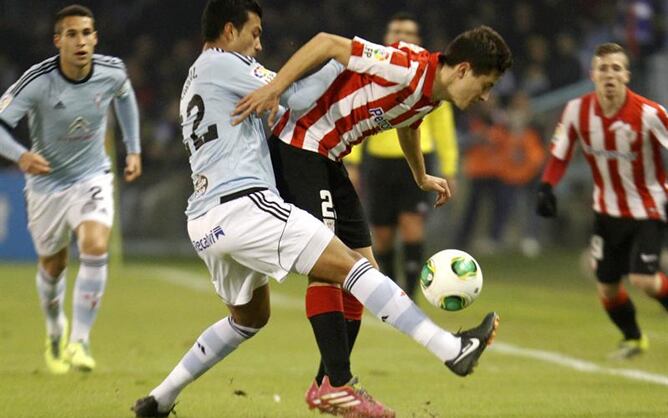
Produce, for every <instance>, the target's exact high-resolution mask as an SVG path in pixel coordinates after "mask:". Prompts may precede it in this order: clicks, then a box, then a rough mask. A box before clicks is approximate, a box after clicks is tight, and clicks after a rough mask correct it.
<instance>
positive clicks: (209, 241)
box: [192, 226, 225, 253]
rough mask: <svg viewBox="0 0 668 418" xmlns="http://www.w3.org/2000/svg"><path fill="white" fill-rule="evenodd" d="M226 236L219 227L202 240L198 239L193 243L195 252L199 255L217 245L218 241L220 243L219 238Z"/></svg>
mask: <svg viewBox="0 0 668 418" xmlns="http://www.w3.org/2000/svg"><path fill="white" fill-rule="evenodd" d="M224 235H225V233H224V232H223V228H221V227H220V226H217V227H215V228H213V229H212V230H210V231H209V232H207V233H206V234H205V235H204V236H203V237H202V238H200V239H198V240H197V241H192V243H193V247H195V250H197V252H198V253H199V252H202V251H204V250H206V249H207V248H209V247H210V246H212V245H213V244H215V243H216V241H218V238H220V237H222V236H224Z"/></svg>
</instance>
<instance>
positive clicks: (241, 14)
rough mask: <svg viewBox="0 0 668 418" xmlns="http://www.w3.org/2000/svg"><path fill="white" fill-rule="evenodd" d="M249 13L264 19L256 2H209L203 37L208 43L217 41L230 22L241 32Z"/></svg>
mask: <svg viewBox="0 0 668 418" xmlns="http://www.w3.org/2000/svg"><path fill="white" fill-rule="evenodd" d="M249 12H251V13H255V14H256V15H258V16H259V17H260V19H262V8H261V7H260V5H259V4H258V3H257V1H255V0H209V2H208V3H207V4H206V7H204V12H203V13H202V37H204V40H205V41H207V42H210V41H215V40H216V39H218V36H220V32H222V31H223V28H224V27H225V24H226V23H228V22H230V23H232V24H233V25H234V27H235V28H237V29H238V30H241V28H243V27H244V25H245V24H246V21H247V20H248V13H249Z"/></svg>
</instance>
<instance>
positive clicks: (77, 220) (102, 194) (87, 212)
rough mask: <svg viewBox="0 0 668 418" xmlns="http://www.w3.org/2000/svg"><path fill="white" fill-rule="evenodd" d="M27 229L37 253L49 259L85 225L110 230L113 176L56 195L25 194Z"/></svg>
mask: <svg viewBox="0 0 668 418" xmlns="http://www.w3.org/2000/svg"><path fill="white" fill-rule="evenodd" d="M26 203H27V206H28V229H29V230H30V235H32V241H33V243H34V245H35V251H36V252H37V254H38V255H40V256H49V255H53V254H55V253H57V252H58V251H60V250H62V249H63V248H64V247H65V246H67V245H68V244H69V241H70V238H71V236H72V231H74V230H75V229H76V228H77V226H79V224H81V223H82V222H84V221H96V222H100V223H101V224H104V225H106V226H108V227H111V225H112V223H113V220H114V176H113V174H111V173H108V174H102V175H99V176H95V177H93V178H91V179H88V180H85V181H82V182H81V183H76V184H74V185H73V186H71V187H69V188H67V189H65V190H61V191H59V192H53V193H37V192H35V191H32V190H29V189H27V190H26Z"/></svg>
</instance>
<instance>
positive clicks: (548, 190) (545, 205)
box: [536, 183, 557, 218]
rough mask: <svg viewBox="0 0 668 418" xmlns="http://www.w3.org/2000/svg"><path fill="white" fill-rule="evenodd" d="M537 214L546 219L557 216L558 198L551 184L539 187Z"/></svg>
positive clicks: (543, 184)
mask: <svg viewBox="0 0 668 418" xmlns="http://www.w3.org/2000/svg"><path fill="white" fill-rule="evenodd" d="M536 213H537V214H538V215H540V216H542V217H545V218H554V217H555V216H557V197H556V196H555V195H554V193H553V192H552V185H551V184H549V183H541V184H540V186H538V196H537V199H536Z"/></svg>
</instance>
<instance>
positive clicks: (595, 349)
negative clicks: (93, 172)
mask: <svg viewBox="0 0 668 418" xmlns="http://www.w3.org/2000/svg"><path fill="white" fill-rule="evenodd" d="M479 261H480V262H481V265H482V266H483V270H484V272H485V287H484V289H483V293H482V296H481V298H480V300H478V301H477V302H476V303H475V304H474V305H473V306H472V307H471V308H469V309H467V310H465V311H463V312H460V313H445V312H441V311H438V310H436V309H433V308H431V307H428V306H426V303H425V302H424V300H423V299H420V300H419V303H420V305H421V306H422V307H424V308H425V309H426V311H427V312H428V314H429V315H430V316H431V317H432V318H434V320H436V321H437V322H438V323H439V324H441V325H442V326H444V327H446V328H447V329H450V330H457V329H458V328H459V327H469V326H472V325H474V324H476V323H477V322H478V321H479V320H480V318H481V317H482V316H483V314H484V313H486V312H487V311H489V310H492V309H494V310H498V312H500V314H501V328H500V330H499V337H498V341H499V342H502V343H505V344H512V345H513V346H517V347H522V348H529V349H536V350H545V351H550V352H558V353H560V354H562V355H565V356H570V357H574V358H577V359H580V360H583V361H587V362H591V363H595V364H596V365H598V366H600V367H601V368H604V370H607V369H611V368H615V369H617V368H626V369H637V370H642V371H645V372H650V373H655V374H660V375H664V376H668V327H667V326H666V325H667V322H668V321H667V319H668V315H667V314H666V312H665V311H664V310H663V309H662V308H661V307H660V305H658V304H657V303H656V302H654V301H652V300H649V299H648V298H646V297H643V296H642V295H640V294H638V292H634V291H631V295H632V297H633V299H634V302H635V304H636V307H637V309H638V318H639V321H640V323H641V326H642V327H643V329H644V330H645V331H646V332H648V333H649V335H650V338H651V350H650V352H648V353H647V354H646V355H645V356H643V357H641V358H637V359H634V360H632V361H627V362H614V361H610V360H607V359H606V355H607V354H608V353H609V351H610V350H612V349H613V348H614V346H615V345H616V343H617V340H618V338H619V336H618V332H617V331H616V330H615V329H614V328H613V326H612V325H611V324H610V323H609V321H608V319H607V317H606V316H605V314H604V312H603V311H602V309H601V308H600V305H599V302H598V301H597V300H596V297H595V294H594V285H593V283H592V282H591V280H590V279H587V278H585V277H584V275H583V274H582V273H581V272H580V271H579V269H578V267H577V266H578V261H577V257H576V256H575V255H572V254H548V255H545V256H543V257H540V258H538V259H535V260H526V259H524V258H522V257H520V256H504V257H491V258H481V259H480V260H479ZM34 272H35V267H34V266H31V265H27V266H25V265H7V264H4V265H2V266H0V318H1V320H0V337H1V344H0V417H12V418H14V417H49V418H57V417H67V418H75V417H86V418H92V417H105V418H107V417H131V416H132V414H131V413H130V411H129V407H130V405H131V404H132V403H133V402H134V400H135V399H136V398H138V397H140V396H143V395H145V394H146V393H147V392H148V391H149V390H150V389H151V388H152V387H154V386H155V385H157V384H158V383H159V382H160V381H161V380H162V378H164V377H165V376H166V375H167V373H169V371H170V370H171V368H172V367H173V366H174V365H175V364H176V363H177V362H178V360H179V359H180V358H181V356H182V355H183V353H184V352H185V351H186V350H188V349H189V348H190V346H191V345H192V344H193V342H194V340H195V338H197V336H198V335H199V334H200V333H201V332H202V331H203V330H204V329H205V328H206V327H208V326H209V325H210V324H211V323H213V322H215V321H217V320H218V319H220V318H222V317H224V316H225V315H226V309H225V306H224V305H223V304H222V303H221V302H220V301H219V299H218V298H217V296H216V295H215V293H214V291H213V288H212V286H210V285H209V283H208V279H207V273H206V270H205V268H204V265H203V264H201V263H200V262H198V261H196V260H193V261H192V262H165V261H164V260H161V261H159V262H155V263H150V262H144V263H128V264H126V265H125V266H123V267H120V266H119V267H113V268H112V269H111V271H110V275H111V277H110V280H109V284H108V288H107V292H106V295H105V298H104V302H103V305H102V309H101V311H100V315H99V318H98V322H97V323H96V325H95V328H94V329H93V334H92V343H93V350H94V354H95V357H96V360H97V362H98V368H97V369H96V370H95V371H94V372H93V373H91V374H88V375H84V374H80V373H70V374H68V375H66V376H52V375H49V374H48V372H47V371H46V368H45V366H44V364H43V359H42V354H43V352H42V349H43V343H44V325H43V319H42V315H41V313H40V311H39V307H38V304H37V296H36V292H35V289H34ZM75 272H76V266H72V268H70V271H69V274H68V276H69V281H68V285H69V288H70V289H69V290H70V291H71V287H72V281H73V280H72V278H73V277H74V275H75ZM177 281H182V282H185V283H187V284H185V285H184V284H177V283H175V282H177ZM304 288H305V281H304V280H303V279H302V278H300V277H296V276H295V277H291V278H290V279H289V280H287V281H286V283H284V284H283V285H276V284H275V283H273V284H272V292H273V296H274V298H273V299H274V301H273V302H274V303H273V308H272V320H271V321H270V323H269V325H268V326H267V327H266V328H265V329H264V330H263V331H262V332H261V333H260V334H258V336H256V337H255V338H253V339H252V340H250V341H248V342H247V343H245V344H244V345H242V346H241V348H240V349H239V350H237V351H236V352H235V353H233V354H232V355H231V356H230V357H228V358H227V359H226V360H225V361H223V362H222V363H220V364H218V365H217V366H216V367H215V368H214V369H212V370H211V371H209V372H208V373H207V374H205V375H204V376H203V377H202V378H200V379H199V380H197V381H196V382H194V383H193V384H192V385H191V386H189V387H188V388H187V389H186V390H185V391H184V393H183V394H182V396H181V397H180V403H179V405H178V407H177V411H178V417H179V418H207V417H286V418H287V417H315V416H318V414H317V413H315V412H309V411H308V410H307V409H306V407H305V404H304V401H303V393H304V391H305V390H306V388H307V386H308V385H309V383H310V381H311V379H312V377H313V374H314V371H315V369H316V366H317V361H318V356H317V351H316V346H315V343H314V340H313V336H312V334H311V331H310V326H309V324H308V322H307V321H306V319H305V317H304V310H303V292H304ZM67 307H68V311H69V310H70V307H71V297H70V295H68V300H67ZM352 363H353V369H354V372H355V373H356V374H358V375H359V376H360V377H361V380H362V382H363V383H364V384H365V386H366V387H367V389H368V390H369V391H370V392H371V393H372V394H373V395H374V396H376V397H378V398H379V399H380V400H382V401H383V402H385V403H386V404H388V405H390V406H392V407H393V408H395V409H396V411H397V413H398V416H399V417H453V416H457V417H467V416H503V417H509V416H513V417H552V416H555V417H556V416H591V417H621V416H627V417H650V416H656V417H659V416H661V417H663V416H666V414H667V411H668V397H667V396H666V393H667V392H666V391H667V390H668V388H667V387H666V386H665V385H659V384H655V383H648V382H644V381H639V380H631V379H628V378H624V377H621V376H611V375H608V374H605V373H598V372H592V373H588V372H580V371H576V370H573V369H571V368H567V367H564V366H561V365H558V364H554V363H549V362H545V361H541V360H537V359H532V358H526V357H522V356H519V355H516V354H512V353H507V352H505V351H503V350H500V349H497V350H496V351H495V350H493V349H492V350H490V351H488V352H487V353H485V355H484V356H483V358H482V361H481V364H480V367H479V368H478V369H477V371H476V373H475V374H474V375H472V376H470V377H468V378H465V379H462V378H459V377H456V376H454V375H453V374H451V373H450V372H449V371H448V370H447V369H446V368H445V367H444V366H442V365H440V364H439V362H438V361H437V360H436V359H435V358H433V357H432V356H431V355H430V354H429V353H428V352H427V351H426V350H424V349H423V348H422V347H420V346H418V345H417V344H415V343H414V342H413V341H411V340H410V339H409V338H407V337H405V336H403V335H401V334H399V333H398V332H396V331H394V330H392V329H390V328H389V327H387V326H385V325H382V324H380V323H379V322H378V321H376V320H375V319H371V318H366V319H365V325H363V327H362V332H361V335H360V338H359V340H358V342H357V346H356V348H355V351H354V353H353V356H352ZM235 391H243V393H244V394H245V396H241V395H235ZM237 393H239V392H237ZM275 395H278V396H280V401H279V402H277V401H276V400H275Z"/></svg>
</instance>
